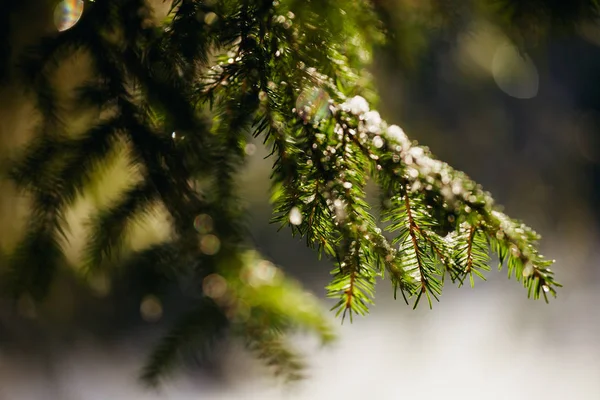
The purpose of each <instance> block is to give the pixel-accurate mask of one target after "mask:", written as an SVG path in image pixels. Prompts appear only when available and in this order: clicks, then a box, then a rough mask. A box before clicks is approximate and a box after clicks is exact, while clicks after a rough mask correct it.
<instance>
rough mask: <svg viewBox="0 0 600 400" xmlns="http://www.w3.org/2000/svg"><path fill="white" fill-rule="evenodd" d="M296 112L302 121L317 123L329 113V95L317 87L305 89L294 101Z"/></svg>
mask: <svg viewBox="0 0 600 400" xmlns="http://www.w3.org/2000/svg"><path fill="white" fill-rule="evenodd" d="M296 110H297V112H298V115H300V117H301V118H302V119H303V120H304V121H307V122H312V123H316V122H319V121H320V120H322V119H324V118H327V117H328V116H329V114H330V113H331V111H330V110H329V94H327V92H326V91H324V90H323V89H320V88H317V87H311V88H306V89H304V90H303V91H302V93H300V96H298V99H296Z"/></svg>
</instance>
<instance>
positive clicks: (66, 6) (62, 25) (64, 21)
mask: <svg viewBox="0 0 600 400" xmlns="http://www.w3.org/2000/svg"><path fill="white" fill-rule="evenodd" d="M82 14H83V0H63V1H61V2H60V3H58V4H57V5H56V8H55V9H54V25H55V26H56V29H58V31H59V32H63V31H66V30H67V29H70V28H72V27H73V26H74V25H75V24H76V23H77V22H78V21H79V18H81V15H82Z"/></svg>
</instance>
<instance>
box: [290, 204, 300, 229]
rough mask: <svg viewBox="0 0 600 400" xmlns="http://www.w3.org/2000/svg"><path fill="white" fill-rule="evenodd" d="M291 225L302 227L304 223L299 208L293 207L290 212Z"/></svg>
mask: <svg viewBox="0 0 600 400" xmlns="http://www.w3.org/2000/svg"><path fill="white" fill-rule="evenodd" d="M290 223H291V224H292V225H300V224H301V223H302V213H301V212H300V210H299V209H298V207H293V208H292V209H291V210H290Z"/></svg>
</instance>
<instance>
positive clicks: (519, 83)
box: [492, 43, 540, 99]
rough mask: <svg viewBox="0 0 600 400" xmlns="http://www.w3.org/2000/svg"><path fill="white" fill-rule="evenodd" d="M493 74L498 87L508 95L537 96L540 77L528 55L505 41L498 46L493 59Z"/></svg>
mask: <svg viewBox="0 0 600 400" xmlns="http://www.w3.org/2000/svg"><path fill="white" fill-rule="evenodd" d="M492 75H493V77H494V81H496V84H497V85H498V87H499V88H500V89H501V90H502V91H503V92H504V93H506V94H507V95H509V96H512V97H515V98H517V99H531V98H533V97H535V96H537V93H538V89H539V83H540V77H539V74H538V70H537V68H536V67H535V65H534V64H533V61H531V58H529V56H528V55H526V54H522V53H519V51H518V49H517V48H516V47H515V46H514V45H512V44H510V43H504V44H502V45H500V46H499V47H498V49H497V50H496V53H495V54H494V59H493V61H492Z"/></svg>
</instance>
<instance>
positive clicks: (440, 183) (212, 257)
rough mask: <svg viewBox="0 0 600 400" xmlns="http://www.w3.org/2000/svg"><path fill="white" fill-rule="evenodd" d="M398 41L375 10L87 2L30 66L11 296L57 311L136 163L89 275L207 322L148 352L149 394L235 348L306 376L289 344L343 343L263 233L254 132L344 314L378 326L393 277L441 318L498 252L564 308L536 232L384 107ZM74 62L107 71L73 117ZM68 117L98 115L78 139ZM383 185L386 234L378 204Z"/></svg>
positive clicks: (335, 3)
mask: <svg viewBox="0 0 600 400" xmlns="http://www.w3.org/2000/svg"><path fill="white" fill-rule="evenodd" d="M158 3H159V2H156V4H158ZM152 4H153V5H156V4H154V3H152ZM383 39H385V33H384V31H383V30H382V28H381V23H380V22H379V21H378V19H377V17H376V15H375V13H374V12H373V9H372V7H371V5H370V3H369V2H366V1H356V0H310V1H309V0H282V1H272V0H269V1H261V0H255V1H249V0H212V1H192V0H175V1H173V4H172V6H171V8H170V11H169V13H168V14H167V15H166V16H165V17H164V18H163V17H162V16H160V18H159V16H158V14H154V13H153V9H152V7H151V6H150V5H149V4H147V3H146V2H145V1H143V0H110V1H109V0H96V1H94V2H87V1H86V2H85V11H84V13H83V16H82V17H81V19H80V20H79V21H78V22H77V23H76V24H75V25H74V26H73V27H72V28H70V29H68V30H65V31H63V32H60V33H55V34H52V35H49V36H47V37H45V38H44V39H43V40H42V41H41V42H40V44H39V45H38V46H36V47H35V48H34V49H32V50H30V51H28V52H27V54H26V55H25V57H24V59H23V60H22V62H20V64H19V66H20V67H19V77H20V78H21V79H22V82H23V84H24V85H26V86H27V87H29V88H30V89H32V92H33V93H35V98H36V99H37V103H36V104H37V111H38V114H39V116H40V121H41V124H39V129H38V130H37V131H36V132H35V135H34V137H33V139H32V140H31V141H30V144H29V146H27V148H26V149H25V150H24V152H23V154H21V155H20V156H19V157H18V158H17V159H16V160H15V161H14V164H13V165H12V167H11V169H10V176H11V178H12V179H13V181H14V182H15V183H16V184H18V185H19V187H21V188H22V189H23V190H24V192H26V193H28V195H29V197H30V199H31V204H32V212H31V217H30V220H29V225H28V230H27V232H26V234H25V235H24V237H23V238H22V240H21V242H20V243H19V244H18V245H17V246H16V248H15V250H14V251H13V254H12V256H11V258H10V264H9V268H8V273H7V274H6V276H5V277H4V282H5V283H7V287H8V288H9V289H10V291H9V292H10V293H11V294H12V295H13V296H20V295H21V294H22V293H31V294H32V295H33V296H34V297H35V298H37V299H40V300H41V299H42V298H43V297H44V295H45V293H46V292H47V290H48V287H49V285H50V283H51V281H52V278H53V276H54V275H55V273H56V271H58V270H59V269H60V268H62V267H64V265H65V263H66V259H65V257H64V248H65V246H66V244H65V240H64V238H65V237H66V236H65V234H64V232H65V229H66V228H67V226H66V222H65V221H66V219H65V213H66V212H67V210H68V209H69V208H70V207H72V206H73V204H74V203H75V202H76V201H77V199H79V198H80V197H81V196H84V195H85V194H86V193H88V192H89V190H91V189H90V188H91V187H93V185H94V184H95V183H96V182H97V181H98V180H99V179H100V177H101V176H103V175H102V174H104V173H106V171H108V170H109V168H108V167H109V166H110V165H112V164H111V163H114V154H115V152H117V151H121V152H124V153H125V154H127V157H128V168H130V172H131V173H132V174H133V175H134V176H135V182H134V183H133V184H132V185H131V186H130V187H129V188H127V189H125V190H124V191H123V192H122V193H121V194H120V196H119V197H118V198H117V199H116V200H114V201H112V202H110V203H109V204H102V205H99V206H98V207H97V209H96V210H95V211H94V212H93V214H92V215H91V216H89V220H88V221H87V222H86V223H87V226H88V228H89V229H88V232H87V235H88V237H87V239H86V246H85V249H84V252H83V253H84V254H83V255H82V257H81V259H82V264H83V265H82V266H81V268H79V269H78V270H80V271H83V273H84V276H85V277H89V276H94V274H97V273H101V272H111V271H114V270H115V267H116V266H117V265H121V268H132V267H138V268H140V267H141V268H153V269H154V270H156V271H158V272H159V273H160V274H162V275H161V276H164V277H165V278H164V279H171V280H174V281H178V282H181V283H182V286H185V287H186V293H190V292H191V293H192V294H191V295H189V298H188V300H189V303H190V307H189V308H190V309H191V310H192V311H190V312H186V313H183V314H182V315H181V318H180V320H179V322H177V323H176V324H175V325H174V326H173V328H172V329H171V330H170V331H169V332H168V333H167V334H166V335H165V337H164V338H163V339H162V340H161V341H160V342H159V343H158V345H157V346H156V348H155V349H154V351H153V352H152V353H151V355H150V357H149V361H148V364H147V366H146V368H145V369H144V373H143V377H144V379H145V380H146V382H149V383H152V384H156V383H158V381H159V378H160V377H161V376H162V375H163V374H164V373H166V372H168V371H169V369H170V368H171V367H172V366H174V365H175V362H176V361H177V360H178V359H179V356H180V354H181V353H182V352H183V354H185V353H186V352H194V353H197V352H198V351H199V350H202V351H209V350H210V349H211V348H212V345H211V344H212V343H214V341H215V340H218V339H220V338H222V337H223V336H226V337H229V338H231V339H233V340H239V341H241V342H243V343H245V345H246V346H247V348H248V349H249V350H250V351H252V352H254V353H255V354H256V355H257V356H258V357H259V358H260V359H262V360H265V362H266V364H267V365H269V366H271V367H272V368H273V370H274V372H275V373H276V374H279V375H282V376H283V377H285V378H286V379H288V380H295V379H298V378H300V377H301V376H302V371H303V362H302V360H301V358H300V357H299V356H298V355H297V354H295V353H294V352H293V351H292V350H291V349H290V348H289V346H288V345H287V344H286V335H287V334H288V333H289V332H295V331H297V330H298V329H301V330H303V329H304V330H310V331H313V332H316V333H317V334H318V335H319V336H320V337H321V338H322V339H323V341H324V342H328V341H330V340H331V339H332V338H333V333H332V329H331V326H330V323H329V321H328V318H327V316H326V314H324V313H323V312H322V310H321V306H320V303H319V301H318V300H317V299H316V298H315V297H314V296H313V295H311V294H309V293H307V292H306V291H305V290H304V289H303V288H302V287H301V286H300V285H299V284H297V283H296V282H294V281H293V279H291V278H290V277H287V276H285V274H284V273H283V272H282V270H281V269H279V268H277V267H276V266H275V265H273V263H272V262H271V261H269V260H267V259H265V257H263V256H261V255H260V254H259V253H258V252H257V251H256V250H255V249H253V248H252V245H251V244H250V243H249V240H248V239H247V237H248V235H247V234H246V232H247V231H246V228H245V226H244V224H243V215H244V210H242V209H241V208H240V202H239V201H238V199H237V197H236V184H235V177H236V175H237V174H238V173H239V171H240V169H241V168H243V165H244V158H245V153H244V147H245V145H246V144H247V142H248V140H249V139H250V138H249V137H250V135H253V136H254V137H256V138H258V139H260V140H262V141H263V142H264V143H265V145H266V146H267V147H268V148H269V150H270V151H271V153H270V160H272V162H273V171H272V175H271V182H272V189H271V200H272V203H273V207H274V218H273V219H274V221H275V222H277V223H279V224H281V225H282V226H289V228H290V229H291V230H292V233H293V234H294V235H300V236H302V237H304V238H305V240H306V244H307V245H308V246H310V247H313V248H315V249H316V250H317V251H318V252H319V254H321V255H325V256H326V257H328V259H330V260H331V261H332V263H333V265H334V267H333V270H332V275H333V277H332V280H331V283H330V284H329V285H328V286H327V294H328V296H329V297H331V298H333V299H334V300H335V305H334V307H333V309H334V310H335V311H336V314H338V315H340V314H341V315H343V316H345V315H348V316H349V317H350V318H352V317H353V315H355V314H366V313H367V311H368V306H369V304H371V303H372V302H373V299H374V295H375V280H376V278H377V277H385V278H386V279H388V280H389V281H391V283H392V285H393V287H394V289H395V293H399V294H400V295H401V296H402V297H403V298H404V300H405V301H406V302H413V304H414V307H416V306H417V304H419V303H420V302H421V301H422V300H423V299H427V302H428V303H429V305H430V306H431V304H432V299H436V300H437V299H438V298H439V296H440V295H441V292H442V286H443V284H444V280H445V277H448V278H449V279H450V280H451V281H452V282H454V283H457V284H458V285H462V284H463V283H464V282H465V281H467V280H468V281H469V283H470V284H471V285H473V284H474V281H475V277H479V278H483V277H484V273H485V272H486V271H487V270H489V269H490V267H489V263H490V254H491V253H494V254H495V255H496V256H497V257H498V259H499V260H500V266H502V265H506V266H507V269H508V275H509V277H510V276H514V277H516V279H517V280H520V281H522V283H523V285H524V286H525V288H526V289H527V290H528V294H529V295H530V296H533V297H534V298H539V297H540V296H543V297H544V298H545V299H546V300H547V298H548V295H549V294H550V295H555V294H556V289H555V288H556V287H557V286H560V285H558V284H557V283H556V282H555V281H554V278H553V273H552V271H551V270H550V269H549V266H550V264H551V263H552V262H551V261H548V260H546V259H545V258H543V256H542V255H540V254H539V253H538V251H537V249H536V242H537V241H538V239H539V236H538V235H537V234H536V233H535V232H534V231H533V230H531V229H530V228H529V227H527V226H526V225H524V224H522V223H520V222H518V221H515V220H513V219H511V218H509V217H508V216H506V215H504V214H503V213H502V212H500V211H499V210H498V209H497V208H496V207H495V206H494V203H493V200H492V198H491V196H490V194H489V193H487V192H485V191H483V189H482V188H481V187H480V186H479V185H478V184H476V183H475V182H473V181H472V180H471V179H469V178H468V176H466V175H465V174H464V173H462V172H460V171H456V170H454V169H453V168H451V167H450V166H449V165H447V164H446V163H443V162H441V161H439V160H436V159H435V158H434V157H433V156H432V155H431V153H430V152H429V150H428V149H427V148H426V147H422V146H419V145H418V144H417V143H416V142H415V141H413V140H410V139H409V138H408V137H407V135H406V134H405V133H404V131H403V130H402V129H401V128H400V127H398V126H397V125H388V124H387V123H386V122H385V121H383V119H382V118H381V116H380V115H379V113H378V112H377V111H375V110H373V109H371V106H370V105H369V102H370V103H373V102H374V101H375V100H376V97H375V95H374V93H373V91H372V89H371V83H370V79H369V75H368V73H366V72H365V71H366V69H365V68H366V67H368V65H369V63H370V60H371V57H372V56H371V51H372V46H373V45H375V44H377V43H380V42H381V41H382V40H383ZM75 55H77V56H78V57H84V58H86V59H87V60H88V61H89V65H90V66H91V67H90V71H89V74H88V79H87V80H86V82H85V83H84V84H83V85H81V86H80V87H78V88H77V89H76V90H74V91H73V93H71V94H72V97H73V98H74V99H75V100H74V101H72V102H71V103H68V104H67V103H65V100H64V98H65V96H58V95H57V91H58V90H59V89H58V86H60V85H57V83H56V79H54V77H55V76H56V74H57V71H59V70H60V68H61V64H62V63H63V62H64V61H65V60H67V59H69V58H70V57H74V56H75ZM365 98H367V99H369V101H367V100H366V99H365ZM65 110H69V112H70V113H73V112H75V111H73V110H78V111H77V112H82V111H83V110H88V111H89V110H95V111H96V114H95V115H97V117H95V118H94V119H93V121H91V122H90V124H89V127H88V128H87V129H85V130H84V131H83V132H78V133H70V132H72V130H69V129H68V127H69V118H68V114H67V112H66V111H65ZM369 180H371V181H373V182H374V183H375V184H376V185H377V187H378V188H379V193H380V204H379V208H380V209H381V212H380V216H381V220H378V219H377V218H376V217H375V215H374V213H373V212H372V211H371V205H369V204H368V203H367V201H366V193H365V187H366V184H367V182H368V181H369ZM157 208H160V209H162V210H166V212H167V213H168V215H169V218H170V223H171V227H172V231H171V232H170V236H169V237H170V239H169V240H167V241H164V242H162V243H159V244H156V245H153V246H151V247H149V248H146V249H142V250H140V251H131V249H127V246H126V244H127V243H128V241H127V237H128V235H129V232H130V230H131V227H132V225H133V224H135V222H136V221H138V220H139V219H140V218H144V217H148V216H151V215H152V214H153V213H156V210H157ZM383 223H385V226H386V227H387V228H386V230H387V231H388V232H387V233H385V234H384V232H382V230H381V229H380V228H379V226H380V225H381V226H383ZM202 351H201V353H202Z"/></svg>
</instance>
